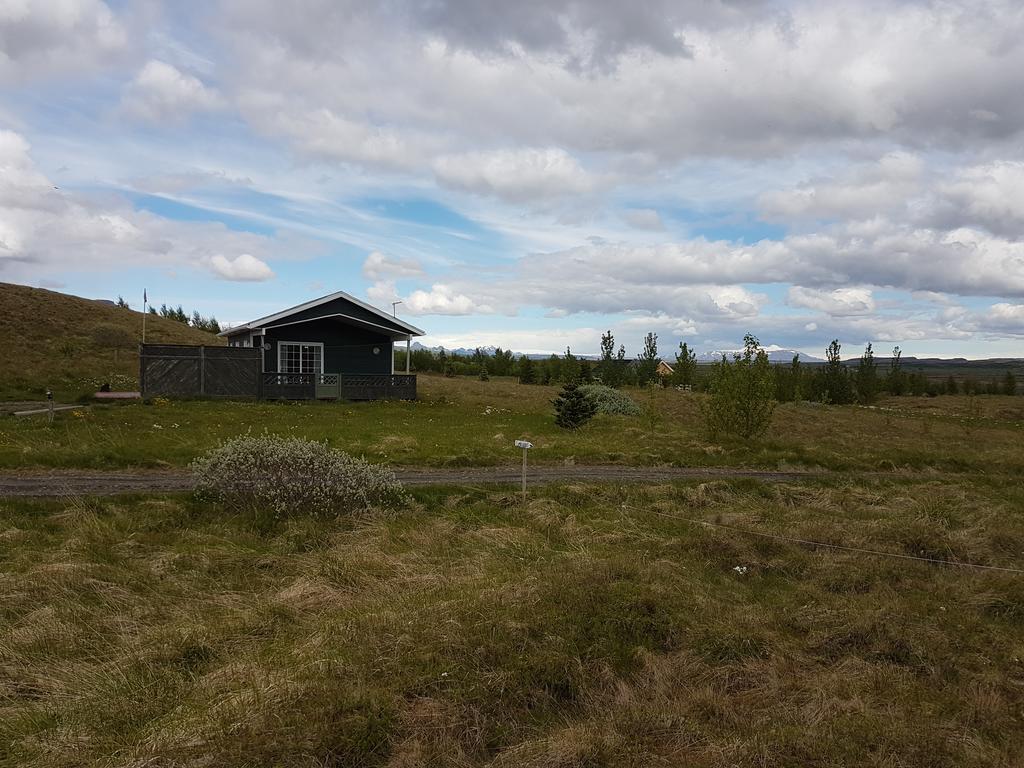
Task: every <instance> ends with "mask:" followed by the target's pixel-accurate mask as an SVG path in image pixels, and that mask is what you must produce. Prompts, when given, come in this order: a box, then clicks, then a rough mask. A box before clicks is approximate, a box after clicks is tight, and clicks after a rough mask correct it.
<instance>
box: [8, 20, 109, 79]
mask: <svg viewBox="0 0 1024 768" xmlns="http://www.w3.org/2000/svg"><path fill="white" fill-rule="evenodd" d="M127 42H128V30H127V29H126V28H125V26H124V24H123V23H122V22H121V21H120V20H119V19H118V18H117V17H116V16H115V15H114V14H113V13H112V12H111V10H110V8H108V7H107V5H106V4H105V3H103V2H100V0H60V1H59V2H57V1H54V0H5V1H4V2H2V3H0V81H5V80H6V81H9V82H27V81H30V80H33V79H36V78H39V77H43V76H49V75H54V74H58V73H65V74H70V75H73V76H77V75H81V74H83V73H86V72H89V71H91V70H94V69H95V68H97V67H99V66H101V65H103V64H104V63H105V62H107V61H109V60H110V59H111V58H112V57H113V56H115V55H116V54H118V53H119V52H121V51H122V50H123V49H124V48H125V47H126V46H127Z"/></svg>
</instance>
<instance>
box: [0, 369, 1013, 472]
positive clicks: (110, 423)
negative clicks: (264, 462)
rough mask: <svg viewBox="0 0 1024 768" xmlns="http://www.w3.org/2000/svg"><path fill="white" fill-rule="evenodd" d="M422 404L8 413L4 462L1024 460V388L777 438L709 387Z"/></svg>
mask: <svg viewBox="0 0 1024 768" xmlns="http://www.w3.org/2000/svg"><path fill="white" fill-rule="evenodd" d="M419 388H420V395H421V398H420V400H419V401H417V402H408V403H406V402H387V403H385V402H376V403H333V402H330V403H266V402H264V403H257V402H210V401H205V402H203V401H157V404H151V405H146V404H143V403H141V402H140V403H134V404H125V405H97V406H93V407H91V408H83V409H81V410H79V411H74V412H71V411H69V412H64V413H60V414H58V416H57V418H56V420H55V422H54V423H53V425H47V423H46V419H45V417H42V416H40V417H30V418H22V419H15V418H5V419H0V466H2V467H7V468H14V467H88V468H122V467H174V466H183V465H185V464H187V463H188V462H189V461H190V460H191V459H192V458H194V457H195V456H196V455H198V454H199V453H202V452H203V451H205V450H207V449H209V448H210V447H212V446H213V445H215V444H217V443H218V442H219V441H221V440H222V439H224V438H227V437H230V436H234V435H238V434H241V433H245V432H254V433H259V432H263V431H267V432H271V433H274V434H283V435H297V436H303V437H308V438H314V439H317V440H326V441H328V442H329V443H330V444H331V445H333V446H335V447H338V448H342V449H345V450H347V451H350V452H352V453H354V454H356V455H362V456H365V457H366V458H368V459H370V460H372V461H380V462H387V463H391V464H398V465H430V466H471V465H500V464H506V463H511V462H514V461H516V460H517V459H518V453H517V451H515V449H513V448H512V441H513V440H515V439H517V438H521V437H526V438H528V439H530V440H532V441H533V442H534V444H535V445H536V449H535V450H534V451H533V452H532V453H531V460H532V461H535V462H539V463H548V464H551V463H560V462H565V461H570V462H578V463H620V464H636V465H659V464H668V465H682V466H707V465H744V466H750V467H762V468H802V467H823V468H828V469H836V470H882V471H888V470H896V469H902V468H911V469H917V470H934V471H953V472H961V471H969V472H984V473H993V472H995V473H999V472H1022V471H1024V450H1022V449H1021V439H1022V437H1024V398H1020V397H1015V398H1014V397H995V396H992V397H990V396H979V397H966V396H960V397H956V396H954V397H939V398H909V397H904V398H892V399H889V400H884V401H882V402H881V403H879V406H878V407H877V408H873V409H865V408H859V407H856V406H844V407H830V406H822V405H816V404H787V405H783V406H780V407H779V408H778V410H777V411H776V415H775V417H774V423H773V426H772V429H771V430H770V432H769V434H768V436H767V437H766V438H765V439H763V440H760V441H756V442H753V443H749V444H747V443H740V442H731V441H728V440H724V441H709V440H708V439H707V438H706V436H705V435H704V431H703V427H702V422H701V417H700V409H699V402H700V398H701V397H702V396H701V395H697V394H693V393H683V392H677V391H675V390H656V391H653V392H651V391H648V392H644V391H638V390H633V391H632V392H631V394H632V396H633V397H634V398H636V399H637V401H638V402H639V403H640V404H641V405H642V406H644V408H645V411H646V414H645V415H644V416H640V417H624V416H616V417H610V416H602V417H598V418H597V419H595V420H594V422H592V423H591V424H590V425H588V426H586V427H585V428H584V429H582V430H580V431H579V432H576V433H573V432H566V431H564V430H561V429H558V428H557V427H556V426H555V425H554V422H553V418H552V410H551V404H550V401H551V399H552V398H553V397H554V395H555V394H556V392H557V389H556V388H554V387H541V386H523V385H519V384H517V383H515V382H514V381H510V380H492V381H489V382H480V381H476V380H471V379H445V378H442V377H437V376H420V377H419Z"/></svg>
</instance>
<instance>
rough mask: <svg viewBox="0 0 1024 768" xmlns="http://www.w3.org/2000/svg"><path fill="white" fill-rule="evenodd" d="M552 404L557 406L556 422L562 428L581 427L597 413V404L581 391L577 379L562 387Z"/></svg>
mask: <svg viewBox="0 0 1024 768" xmlns="http://www.w3.org/2000/svg"><path fill="white" fill-rule="evenodd" d="M551 404H552V405H554V406H555V424H557V425H558V426H560V427H561V428H562V429H579V428H580V427H582V426H583V425H584V424H586V423H587V422H588V421H590V420H591V419H592V418H593V417H594V414H595V413H597V404H596V403H594V401H593V400H591V399H590V398H589V397H587V396H586V395H585V394H583V393H582V392H581V391H580V388H579V386H578V385H577V384H576V382H575V381H570V382H568V383H567V384H566V385H565V386H564V387H562V391H561V392H560V393H559V395H558V397H556V398H555V399H554V400H552V401H551Z"/></svg>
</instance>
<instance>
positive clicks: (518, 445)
mask: <svg viewBox="0 0 1024 768" xmlns="http://www.w3.org/2000/svg"><path fill="white" fill-rule="evenodd" d="M516 448H522V449H523V506H525V505H526V452H527V451H529V450H530V449H531V448H533V443H530V442H527V441H526V440H516Z"/></svg>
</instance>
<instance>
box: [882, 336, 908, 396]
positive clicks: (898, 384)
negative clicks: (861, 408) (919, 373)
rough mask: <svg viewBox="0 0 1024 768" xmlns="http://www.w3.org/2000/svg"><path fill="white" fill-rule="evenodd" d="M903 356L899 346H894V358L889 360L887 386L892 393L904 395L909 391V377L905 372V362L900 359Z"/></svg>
mask: <svg viewBox="0 0 1024 768" xmlns="http://www.w3.org/2000/svg"><path fill="white" fill-rule="evenodd" d="M902 356H903V352H902V350H900V348H899V347H893V349H892V359H891V360H890V361H889V375H888V376H887V377H886V382H885V384H886V388H887V389H888V390H889V392H890V394H893V395H897V396H898V395H902V394H904V393H906V391H907V378H906V374H905V373H904V372H903V363H902V360H901V359H900V358H901V357H902Z"/></svg>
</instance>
